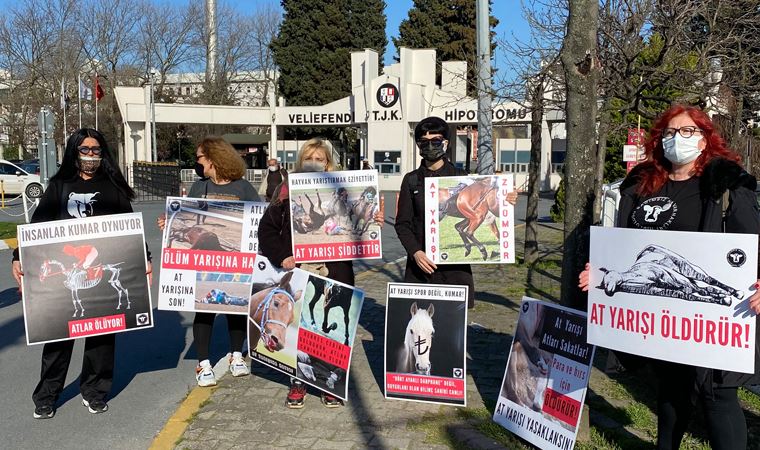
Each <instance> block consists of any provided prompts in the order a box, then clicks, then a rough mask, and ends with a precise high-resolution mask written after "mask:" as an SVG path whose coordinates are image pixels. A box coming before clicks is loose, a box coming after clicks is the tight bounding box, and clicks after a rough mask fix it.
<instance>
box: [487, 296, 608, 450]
mask: <svg viewBox="0 0 760 450" xmlns="http://www.w3.org/2000/svg"><path fill="white" fill-rule="evenodd" d="M593 359H594V347H593V346H592V345H590V344H587V343H586V317H585V314H584V313H582V312H578V311H575V310H572V309H569V308H565V307H562V306H559V305H555V304H552V303H547V302H541V301H538V300H534V299H531V298H528V297H523V303H522V306H521V307H520V317H519V319H518V322H517V328H516V330H515V337H514V340H513V341H512V347H511V350H510V352H509V359H508V360H507V368H506V370H505V372H504V381H503V382H502V386H501V392H500V393H499V400H498V402H497V404H496V410H495V411H494V415H493V420H494V421H495V422H496V423H498V424H499V425H501V426H503V427H504V428H506V429H507V430H509V431H511V432H513V433H515V434H516V435H518V436H520V437H521V438H523V439H525V440H527V441H528V442H530V443H532V444H533V445H536V446H537V447H539V448H542V449H562V450H569V449H572V448H573V446H574V445H575V438H576V436H577V434H578V426H579V423H580V417H581V409H582V408H583V402H584V399H585V397H586V389H587V387H588V379H589V374H590V373H591V363H592V361H593Z"/></svg>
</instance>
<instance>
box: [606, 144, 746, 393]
mask: <svg viewBox="0 0 760 450" xmlns="http://www.w3.org/2000/svg"><path fill="white" fill-rule="evenodd" d="M648 170H652V166H651V165H650V164H646V163H644V164H639V165H637V166H636V167H635V168H634V169H633V170H632V171H631V173H630V174H628V176H627V177H626V179H625V180H624V181H623V183H622V184H621V185H620V205H619V207H618V217H617V223H618V226H619V227H625V226H626V224H627V223H628V218H629V217H630V215H631V213H632V212H633V209H634V208H635V207H636V205H637V204H638V202H639V197H638V195H637V194H636V188H637V187H638V183H639V180H640V179H641V176H642V174H644V173H646V171H648ZM756 187H757V181H756V180H755V177H753V176H752V175H750V174H748V173H747V172H745V171H744V169H742V168H741V167H740V166H739V165H738V164H736V163H735V162H733V161H729V160H727V159H723V158H715V159H713V160H712V161H710V162H709V163H708V164H707V165H706V166H705V168H704V170H703V172H702V175H701V176H700V177H699V190H700V195H701V197H702V216H701V217H700V218H699V230H700V231H704V232H712V233H722V232H726V233H754V234H758V233H759V232H760V212H759V211H758V205H757V199H756V196H755V188H756ZM726 191H728V205H727V206H726V210H725V211H726V215H725V220H724V218H723V204H722V203H723V194H724V193H725V192H726ZM724 222H725V227H724ZM757 325H760V322H757ZM758 330H760V328H758V327H757V326H756V331H758ZM619 356H620V359H621V361H623V364H624V365H625V366H626V367H629V366H634V367H635V366H637V365H640V364H641V362H642V361H640V360H638V361H637V358H636V357H632V356H631V355H625V354H622V355H619ZM759 370H760V333H757V332H756V334H755V374H754V375H753V374H745V373H737V372H728V371H721V370H713V369H707V368H704V367H696V377H697V380H696V381H697V384H698V385H699V386H703V387H707V388H709V387H710V386H711V383H708V382H709V381H710V380H712V382H713V383H712V385H715V386H726V387H728V386H741V385H745V384H756V383H760V375H758V371H759Z"/></svg>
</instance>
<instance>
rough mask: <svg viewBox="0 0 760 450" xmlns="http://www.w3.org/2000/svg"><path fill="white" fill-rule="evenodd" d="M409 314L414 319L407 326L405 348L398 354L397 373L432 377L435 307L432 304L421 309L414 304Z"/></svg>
mask: <svg viewBox="0 0 760 450" xmlns="http://www.w3.org/2000/svg"><path fill="white" fill-rule="evenodd" d="M409 312H410V313H411V314H412V318H411V319H410V320H409V323H408V324H407V326H406V333H405V334H404V346H403V347H402V348H401V349H400V350H399V352H398V360H397V361H398V362H397V363H396V372H398V373H417V374H420V375H430V368H431V364H430V349H431V348H432V345H433V334H434V333H435V327H433V313H434V312H435V307H434V306H433V304H432V303H431V304H430V306H428V307H427V309H419V308H417V302H414V303H412V307H411V308H410V310H409Z"/></svg>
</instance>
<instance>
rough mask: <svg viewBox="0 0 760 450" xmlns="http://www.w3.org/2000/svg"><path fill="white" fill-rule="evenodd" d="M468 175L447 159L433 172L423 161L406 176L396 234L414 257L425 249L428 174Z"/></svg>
mask: <svg viewBox="0 0 760 450" xmlns="http://www.w3.org/2000/svg"><path fill="white" fill-rule="evenodd" d="M459 175H466V173H465V172H464V171H463V170H460V169H457V168H456V167H454V165H453V164H451V163H450V162H449V161H448V160H444V164H443V167H441V168H440V169H439V170H436V171H432V170H428V168H427V167H425V163H424V162H422V163H421V164H420V167H418V168H417V169H415V170H413V171H411V172H409V173H407V174H406V175H404V179H403V180H402V181H401V189H400V191H399V194H398V210H397V211H396V224H395V225H394V228H395V229H396V234H397V235H398V238H399V240H400V241H401V245H403V246H404V249H405V250H406V252H407V253H408V254H409V255H410V256H411V255H413V254H415V253H417V251H418V250H422V251H423V252H424V251H425V194H424V192H425V186H424V182H425V177H450V176H459Z"/></svg>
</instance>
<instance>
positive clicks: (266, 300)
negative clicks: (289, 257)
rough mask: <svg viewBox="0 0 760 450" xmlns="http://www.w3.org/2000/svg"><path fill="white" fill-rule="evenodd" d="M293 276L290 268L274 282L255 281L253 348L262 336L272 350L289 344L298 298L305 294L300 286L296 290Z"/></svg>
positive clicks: (251, 325) (251, 309)
mask: <svg viewBox="0 0 760 450" xmlns="http://www.w3.org/2000/svg"><path fill="white" fill-rule="evenodd" d="M291 278H293V272H287V273H286V274H285V275H283V277H282V278H281V279H280V281H279V282H278V283H276V284H273V285H271V286H268V287H264V288H262V286H255V285H254V288H253V290H254V293H253V294H252V295H251V301H250V307H249V316H248V319H249V320H248V342H249V344H248V345H249V346H250V347H251V349H254V348H256V345H257V343H258V341H259V339H261V342H262V343H263V344H264V346H265V347H266V349H267V350H269V351H270V352H277V351H280V350H282V349H283V348H285V344H286V340H285V339H286V335H287V329H288V326H289V325H290V324H291V323H292V322H293V318H294V316H295V307H296V302H297V301H298V300H299V299H300V298H301V294H302V291H300V290H299V291H295V292H293V288H292V286H291V284H290V281H291Z"/></svg>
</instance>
